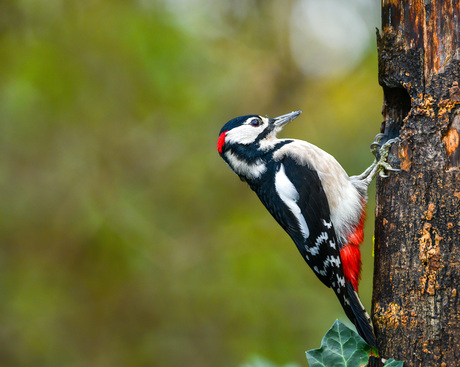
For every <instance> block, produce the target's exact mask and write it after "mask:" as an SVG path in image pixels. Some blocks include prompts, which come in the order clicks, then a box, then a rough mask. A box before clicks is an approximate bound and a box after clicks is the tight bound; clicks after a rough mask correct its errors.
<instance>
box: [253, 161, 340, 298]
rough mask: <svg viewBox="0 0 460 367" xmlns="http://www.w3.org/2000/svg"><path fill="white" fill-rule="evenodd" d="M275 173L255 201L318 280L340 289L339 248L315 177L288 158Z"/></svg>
mask: <svg viewBox="0 0 460 367" xmlns="http://www.w3.org/2000/svg"><path fill="white" fill-rule="evenodd" d="M275 169H276V175H275V178H274V182H273V183H267V184H265V185H261V187H262V190H260V191H261V192H258V194H259V198H260V199H261V201H262V202H263V204H264V205H265V206H266V208H267V209H268V210H269V212H270V213H271V214H272V215H273V217H274V218H275V219H276V220H277V221H278V223H279V224H280V225H281V227H283V229H284V230H285V231H286V232H287V233H288V234H289V236H290V237H291V238H292V239H293V241H294V243H295V244H296V246H297V248H298V250H299V251H300V253H301V255H302V257H303V258H304V259H305V261H306V262H307V263H308V264H309V265H310V267H311V268H312V269H313V271H314V272H315V274H316V275H317V276H318V278H319V279H320V280H321V281H322V282H323V283H324V284H325V285H327V286H328V287H331V286H332V287H333V288H334V289H335V290H336V289H337V288H341V287H344V286H345V278H344V277H343V270H342V262H341V259H340V253H339V244H338V242H337V237H336V234H335V231H334V227H333V224H332V221H331V218H330V212H329V207H328V205H327V198H326V194H325V193H324V190H323V187H322V185H321V181H320V179H319V177H318V174H317V173H316V172H315V171H314V170H312V169H310V168H309V167H308V166H306V165H302V164H299V163H298V162H297V161H296V160H295V159H293V158H291V157H289V156H285V157H284V158H283V159H282V160H280V161H278V162H276V168H275ZM273 197H279V198H280V200H273Z"/></svg>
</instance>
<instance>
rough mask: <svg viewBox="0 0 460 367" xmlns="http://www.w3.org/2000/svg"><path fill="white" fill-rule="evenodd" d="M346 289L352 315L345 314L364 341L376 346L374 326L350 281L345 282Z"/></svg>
mask: <svg viewBox="0 0 460 367" xmlns="http://www.w3.org/2000/svg"><path fill="white" fill-rule="evenodd" d="M346 289H347V296H348V297H347V298H348V300H349V301H350V308H351V311H352V314H353V317H350V316H348V313H347V316H348V317H349V318H350V320H351V321H352V322H353V324H355V327H356V330H357V331H358V334H359V335H361V337H362V338H363V339H364V340H365V342H366V343H367V344H369V345H370V346H372V347H376V342H375V336H374V328H373V326H372V321H371V318H370V317H369V314H368V313H367V312H366V309H365V308H364V306H363V304H362V303H361V301H360V300H359V298H358V294H357V293H356V291H355V289H354V287H353V285H352V284H351V283H350V282H346Z"/></svg>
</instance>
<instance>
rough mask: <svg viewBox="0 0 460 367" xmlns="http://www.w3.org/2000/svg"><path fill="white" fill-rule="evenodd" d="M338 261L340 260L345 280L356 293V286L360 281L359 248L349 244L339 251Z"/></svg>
mask: <svg viewBox="0 0 460 367" xmlns="http://www.w3.org/2000/svg"><path fill="white" fill-rule="evenodd" d="M340 259H341V260H342V265H343V275H344V276H345V279H346V280H348V281H349V282H351V284H353V288H355V291H356V292H358V284H359V280H360V279H361V251H359V246H357V245H353V244H351V243H348V244H346V245H345V246H344V247H342V249H341V250H340Z"/></svg>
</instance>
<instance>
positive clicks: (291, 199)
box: [275, 164, 310, 239]
mask: <svg viewBox="0 0 460 367" xmlns="http://www.w3.org/2000/svg"><path fill="white" fill-rule="evenodd" d="M275 189H276V192H277V193H278V195H279V196H280V198H281V200H282V201H283V203H284V204H285V205H286V206H287V207H288V208H289V209H290V210H291V212H292V214H294V216H295V217H296V218H297V221H298V223H299V228H300V231H301V232H302V234H303V236H304V238H305V239H307V238H308V237H309V236H310V230H309V229H308V225H307V222H306V221H305V218H304V216H303V215H302V212H301V210H300V208H299V206H298V205H297V201H298V200H299V193H298V192H297V190H296V188H295V186H294V185H293V183H292V182H291V181H290V180H289V178H288V177H287V176H286V171H285V170H284V165H283V164H281V166H280V169H279V171H278V172H277V173H276V176H275Z"/></svg>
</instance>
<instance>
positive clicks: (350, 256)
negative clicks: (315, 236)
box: [340, 209, 366, 292]
mask: <svg viewBox="0 0 460 367" xmlns="http://www.w3.org/2000/svg"><path fill="white" fill-rule="evenodd" d="M365 219H366V211H365V209H363V211H362V213H361V219H360V221H359V223H358V225H357V226H356V227H355V229H354V231H353V233H351V234H350V235H349V236H348V241H347V243H345V245H344V246H343V247H342V249H341V250H340V259H341V260H342V264H343V275H344V276H345V279H346V280H348V281H349V282H351V284H353V288H355V290H356V292H357V291H358V284H359V280H360V279H361V252H360V250H359V246H360V245H361V243H362V242H363V240H364V232H363V228H364V221H365Z"/></svg>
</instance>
